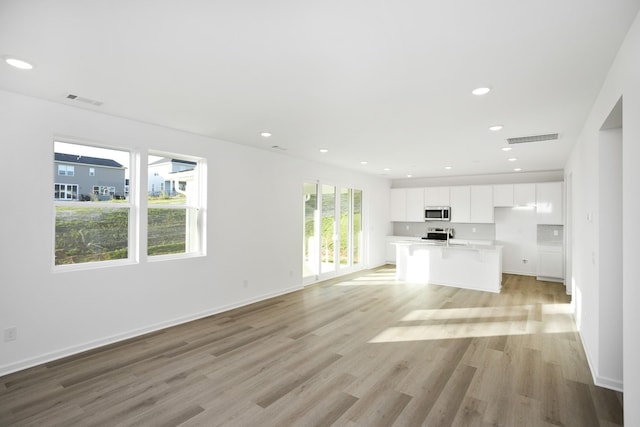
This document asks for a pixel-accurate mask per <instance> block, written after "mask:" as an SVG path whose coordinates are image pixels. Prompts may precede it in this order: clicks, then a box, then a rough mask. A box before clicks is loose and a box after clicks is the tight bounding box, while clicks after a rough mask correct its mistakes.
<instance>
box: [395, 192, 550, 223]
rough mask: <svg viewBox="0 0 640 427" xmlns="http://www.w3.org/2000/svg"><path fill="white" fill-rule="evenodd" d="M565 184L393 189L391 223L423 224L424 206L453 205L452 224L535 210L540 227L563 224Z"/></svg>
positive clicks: (492, 218) (481, 220) (491, 219)
mask: <svg viewBox="0 0 640 427" xmlns="http://www.w3.org/2000/svg"><path fill="white" fill-rule="evenodd" d="M562 188H563V183H562V182H546V183H540V184H500V185H463V186H454V187H427V188H392V189H391V210H390V214H391V221H402V222H423V221H424V208H425V206H451V222H454V223H455V222H458V223H465V222H466V223H493V222H494V208H497V207H522V206H528V207H531V208H534V207H535V208H536V217H537V223H538V224H562V223H563V213H562V201H563V198H562V197H563V196H562V191H563V190H562Z"/></svg>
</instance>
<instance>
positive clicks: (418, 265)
mask: <svg viewBox="0 0 640 427" xmlns="http://www.w3.org/2000/svg"><path fill="white" fill-rule="evenodd" d="M394 244H395V245H396V279H397V280H403V281H407V282H413V283H431V284H435V285H446V286H455V287H459V288H465V289H474V290H479V291H488V292H500V288H501V286H502V246H499V245H476V244H464V243H463V244H459V243H457V244H451V243H446V242H444V243H439V242H437V243H436V242H428V241H420V240H405V241H399V242H395V243H394Z"/></svg>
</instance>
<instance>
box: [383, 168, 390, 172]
mask: <svg viewBox="0 0 640 427" xmlns="http://www.w3.org/2000/svg"><path fill="white" fill-rule="evenodd" d="M383 170H384V171H385V172H389V171H390V170H391V169H389V168H384V169H383Z"/></svg>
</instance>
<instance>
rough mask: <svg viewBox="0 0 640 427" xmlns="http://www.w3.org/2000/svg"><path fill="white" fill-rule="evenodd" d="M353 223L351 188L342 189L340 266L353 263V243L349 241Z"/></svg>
mask: <svg viewBox="0 0 640 427" xmlns="http://www.w3.org/2000/svg"><path fill="white" fill-rule="evenodd" d="M350 223H351V189H349V188H341V189H340V253H339V257H340V267H347V266H349V265H351V260H350V259H349V258H350V256H351V251H350V248H351V245H350V243H351V242H350V241H349V237H350V236H351V233H350V229H351V227H350Z"/></svg>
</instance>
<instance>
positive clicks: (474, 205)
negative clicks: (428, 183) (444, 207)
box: [450, 185, 493, 223]
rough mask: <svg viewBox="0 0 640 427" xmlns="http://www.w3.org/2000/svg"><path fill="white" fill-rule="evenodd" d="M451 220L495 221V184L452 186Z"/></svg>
mask: <svg viewBox="0 0 640 427" xmlns="http://www.w3.org/2000/svg"><path fill="white" fill-rule="evenodd" d="M450 195H451V222H472V223H485V222H486V223H491V222H493V186H491V185H472V186H462V187H451V188H450Z"/></svg>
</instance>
